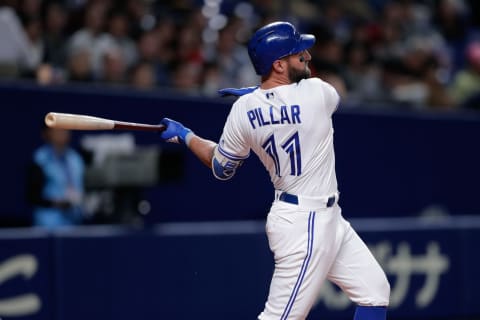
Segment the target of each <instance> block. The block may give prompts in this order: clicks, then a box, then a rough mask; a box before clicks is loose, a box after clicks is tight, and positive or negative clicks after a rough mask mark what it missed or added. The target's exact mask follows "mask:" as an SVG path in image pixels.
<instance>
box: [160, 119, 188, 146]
mask: <svg viewBox="0 0 480 320" xmlns="http://www.w3.org/2000/svg"><path fill="white" fill-rule="evenodd" d="M160 124H163V125H164V126H166V127H167V129H166V130H165V131H163V132H162V133H161V134H160V136H161V137H162V139H163V140H165V141H167V142H173V143H181V142H184V143H185V142H186V141H187V135H188V134H193V132H192V130H190V129H189V128H186V127H185V126H184V125H183V124H181V123H180V122H178V121H175V120H172V119H169V118H163V119H162V121H160Z"/></svg>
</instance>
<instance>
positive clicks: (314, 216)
mask: <svg viewBox="0 0 480 320" xmlns="http://www.w3.org/2000/svg"><path fill="white" fill-rule="evenodd" d="M282 208H288V207H284V206H280V207H277V208H276V209H279V211H276V210H274V211H273V212H274V213H273V214H272V212H271V214H269V217H268V219H267V234H268V238H269V242H270V248H271V249H272V251H273V253H274V258H275V270H274V274H273V277H272V281H271V283H270V290H269V296H268V300H267V303H266V305H265V310H264V312H263V313H262V314H261V315H260V316H259V319H262V320H263V319H287V318H288V319H304V318H305V317H306V316H307V314H308V312H309V311H310V308H311V307H312V304H313V303H314V301H315V298H316V296H317V294H318V292H319V290H320V287H321V285H322V283H323V281H324V280H325V278H326V276H327V274H328V272H329V270H330V268H331V265H332V263H333V261H334V259H335V257H336V255H337V251H338V248H339V246H340V244H339V243H338V241H336V240H337V239H338V238H339V237H337V234H336V233H337V230H338V228H337V223H338V212H336V211H335V210H333V209H329V210H327V211H328V212H316V211H311V212H299V213H297V214H295V216H294V217H291V218H290V217H289V216H288V214H287V215H286V216H285V212H282Z"/></svg>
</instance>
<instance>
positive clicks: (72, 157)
mask: <svg viewBox="0 0 480 320" xmlns="http://www.w3.org/2000/svg"><path fill="white" fill-rule="evenodd" d="M42 135H43V138H44V140H45V144H44V145H42V146H41V147H39V148H38V149H37V150H35V152H34V154H33V163H32V166H31V168H30V170H29V174H28V182H27V197H28V200H29V202H30V203H31V204H32V205H33V206H34V210H33V222H34V225H36V226H42V227H46V228H56V227H60V226H70V225H75V224H79V223H81V221H82V197H83V194H84V188H83V176H84V162H83V160H82V158H81V157H80V155H79V154H78V153H77V152H76V151H75V150H73V149H72V148H71V147H70V146H69V143H70V132H69V131H66V130H62V129H52V128H48V127H46V126H45V127H44V128H43V132H42Z"/></svg>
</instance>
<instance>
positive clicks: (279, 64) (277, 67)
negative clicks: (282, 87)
mask: <svg viewBox="0 0 480 320" xmlns="http://www.w3.org/2000/svg"><path fill="white" fill-rule="evenodd" d="M286 69H287V63H286V61H285V60H283V59H279V60H275V61H274V62H273V64H272V70H273V71H275V72H277V73H284V72H285V70H286Z"/></svg>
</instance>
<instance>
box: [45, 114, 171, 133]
mask: <svg viewBox="0 0 480 320" xmlns="http://www.w3.org/2000/svg"><path fill="white" fill-rule="evenodd" d="M45 124H46V125H47V126H48V127H50V128H58V129H67V130H140V131H156V132H162V131H164V130H165V129H166V128H165V126H164V125H162V124H158V125H152V124H144V123H134V122H123V121H116V120H111V119H105V118H99V117H92V116H86V115H81V114H71V113H56V112H49V113H48V114H47V115H46V116H45Z"/></svg>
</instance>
